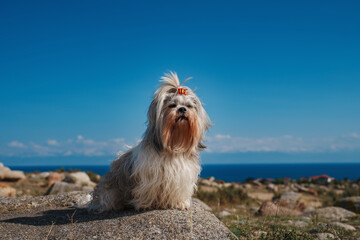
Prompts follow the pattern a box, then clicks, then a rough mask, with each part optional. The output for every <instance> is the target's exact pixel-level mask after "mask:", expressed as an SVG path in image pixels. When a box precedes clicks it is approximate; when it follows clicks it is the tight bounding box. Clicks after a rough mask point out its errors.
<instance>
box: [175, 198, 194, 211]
mask: <svg viewBox="0 0 360 240" xmlns="http://www.w3.org/2000/svg"><path fill="white" fill-rule="evenodd" d="M190 206H191V200H190V199H188V200H186V201H183V202H180V203H178V204H176V206H175V208H176V209H179V210H183V211H185V210H188V209H189V208H190Z"/></svg>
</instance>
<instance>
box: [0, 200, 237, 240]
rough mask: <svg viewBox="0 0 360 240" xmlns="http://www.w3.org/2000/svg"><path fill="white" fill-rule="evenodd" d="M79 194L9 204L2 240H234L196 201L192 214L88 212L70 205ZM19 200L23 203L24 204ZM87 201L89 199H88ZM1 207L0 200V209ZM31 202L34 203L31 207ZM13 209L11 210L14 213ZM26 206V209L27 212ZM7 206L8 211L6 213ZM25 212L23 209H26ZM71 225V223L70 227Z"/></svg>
mask: <svg viewBox="0 0 360 240" xmlns="http://www.w3.org/2000/svg"><path fill="white" fill-rule="evenodd" d="M86 196H87V195H86V194H84V193H71V194H69V193H67V194H59V195H49V196H45V197H37V198H36V199H35V198H31V199H25V202H24V201H18V200H16V198H10V199H12V200H15V201H13V202H11V201H9V200H8V199H9V198H7V201H8V202H7V206H8V208H7V209H8V210H9V207H10V209H11V210H12V211H10V212H3V213H2V214H0V225H1V227H2V228H1V229H2V230H1V237H2V238H4V239H23V238H24V236H26V238H27V239H44V238H47V239H236V237H235V236H234V235H233V234H232V233H231V232H230V231H229V229H228V228H227V227H226V226H225V225H224V224H223V223H222V222H221V221H219V220H218V219H217V218H216V217H215V216H214V215H213V214H212V213H210V212H208V211H205V210H204V209H203V208H202V207H201V206H199V205H198V204H197V202H193V204H192V207H191V209H189V210H187V211H179V210H150V211H134V210H126V211H121V212H111V213H103V214H93V213H89V212H88V211H87V210H86V209H84V208H71V207H64V204H66V203H69V205H74V204H75V202H78V201H79V199H83V198H84V197H86ZM23 200H24V199H23ZM87 200H88V199H87ZM2 203H4V202H2V201H1V198H0V209H1V208H3V204H2ZM31 203H33V204H31ZM15 206H16V208H14V207H15ZM29 206H30V208H29ZM11 207H12V208H11ZM24 208H28V209H25V210H24ZM72 223H73V224H72Z"/></svg>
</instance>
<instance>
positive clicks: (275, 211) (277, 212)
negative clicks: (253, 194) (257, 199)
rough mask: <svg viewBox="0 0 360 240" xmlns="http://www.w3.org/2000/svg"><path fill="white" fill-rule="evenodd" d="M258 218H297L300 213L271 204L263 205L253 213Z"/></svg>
mask: <svg viewBox="0 0 360 240" xmlns="http://www.w3.org/2000/svg"><path fill="white" fill-rule="evenodd" d="M255 215H258V216H299V215H300V212H298V211H296V210H292V209H289V208H286V207H281V206H277V205H276V204H274V203H272V202H265V203H263V204H262V205H261V206H260V208H259V210H258V211H257V212H256V213H255Z"/></svg>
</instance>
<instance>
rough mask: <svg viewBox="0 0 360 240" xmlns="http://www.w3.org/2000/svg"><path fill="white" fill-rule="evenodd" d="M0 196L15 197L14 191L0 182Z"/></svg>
mask: <svg viewBox="0 0 360 240" xmlns="http://www.w3.org/2000/svg"><path fill="white" fill-rule="evenodd" d="M0 196H1V197H15V196H16V189H15V188H13V187H10V186H8V185H6V184H4V183H2V182H0Z"/></svg>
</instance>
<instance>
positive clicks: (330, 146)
mask: <svg viewBox="0 0 360 240" xmlns="http://www.w3.org/2000/svg"><path fill="white" fill-rule="evenodd" d="M358 136H359V135H358V134H356V133H352V134H350V135H347V136H343V137H338V138H309V139H304V138H300V137H294V136H290V135H284V136H280V137H264V138H247V137H233V136H230V135H215V137H208V138H207V140H206V145H208V149H207V151H208V152H223V153H225V152H333V151H360V137H358Z"/></svg>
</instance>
